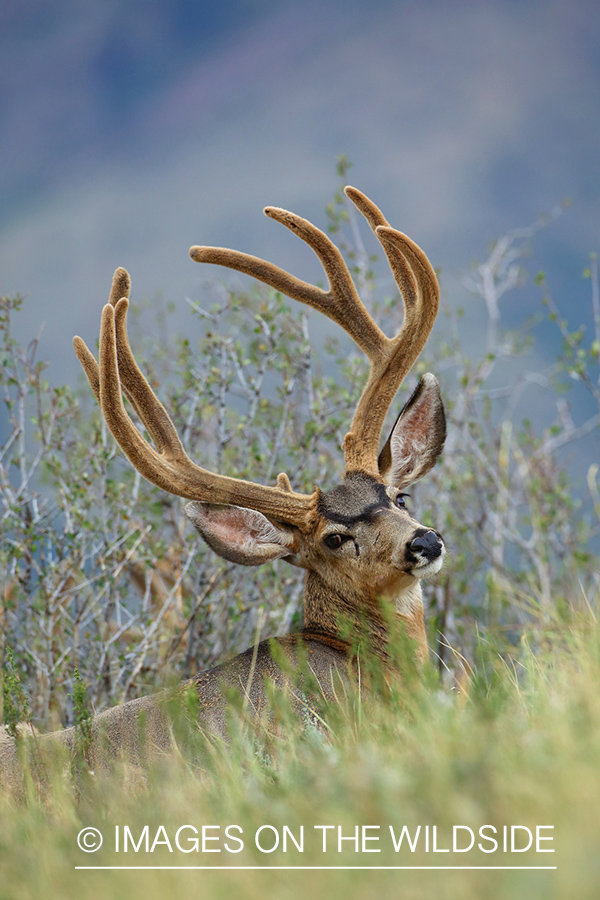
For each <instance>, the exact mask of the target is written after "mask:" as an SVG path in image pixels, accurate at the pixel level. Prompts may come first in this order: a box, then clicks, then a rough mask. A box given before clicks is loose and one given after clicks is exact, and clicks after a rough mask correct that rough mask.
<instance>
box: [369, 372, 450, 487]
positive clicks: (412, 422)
mask: <svg viewBox="0 0 600 900" xmlns="http://www.w3.org/2000/svg"><path fill="white" fill-rule="evenodd" d="M445 440H446V416H445V415H444V404H443V402H442V396H441V394H440V386H439V384H438V383H437V379H436V378H435V377H434V376H433V375H430V374H429V373H427V374H426V375H423V377H422V378H421V380H420V381H419V383H418V385H417V387H416V388H415V391H414V393H413V394H412V396H411V398H410V400H409V401H408V402H407V403H406V405H405V406H404V408H403V410H402V412H401V413H400V415H399V416H398V418H397V419H396V423H395V425H394V427H393V428H392V430H391V432H390V436H389V438H388V439H387V441H386V443H385V446H384V448H383V450H382V451H381V453H380V454H379V460H378V463H379V471H380V473H381V476H382V477H383V479H384V481H385V482H386V484H390V485H393V486H394V487H397V488H400V489H401V488H404V487H407V486H408V485H409V484H412V483H413V482H414V481H418V479H419V478H422V477H423V475H426V474H427V472H429V470H430V469H432V468H433V467H434V465H435V464H436V462H437V460H438V458H439V456H440V453H441V452H442V449H443V447H444V441H445Z"/></svg>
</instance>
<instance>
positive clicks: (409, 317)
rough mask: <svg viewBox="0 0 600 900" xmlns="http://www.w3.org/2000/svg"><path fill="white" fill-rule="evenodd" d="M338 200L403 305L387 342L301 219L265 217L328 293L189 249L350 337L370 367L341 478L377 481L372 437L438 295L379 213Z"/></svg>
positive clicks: (359, 197) (246, 258) (368, 205)
mask: <svg viewBox="0 0 600 900" xmlns="http://www.w3.org/2000/svg"><path fill="white" fill-rule="evenodd" d="M345 193H346V196H347V197H349V199H350V200H351V201H352V202H353V203H354V205H355V206H356V207H357V209H358V210H359V211H360V212H361V213H362V214H363V215H364V217H365V218H366V219H367V221H368V223H369V225H370V226H371V228H372V229H373V231H374V233H375V235H376V237H377V238H378V240H379V242H380V243H381V245H382V247H383V249H384V251H385V254H386V256H387V258H388V261H389V263H390V266H391V269H392V272H393V274H394V278H395V280H396V283H397V285H398V287H399V289H400V293H401V294H402V298H403V301H404V309H405V316H404V321H403V323H402V327H401V329H400V331H399V332H398V334H397V335H396V336H395V337H394V338H388V337H386V335H385V334H384V333H383V332H382V331H381V329H380V328H379V326H378V325H377V324H376V323H375V322H374V321H373V319H372V318H371V316H370V315H369V313H368V312H367V310H366V309H365V307H364V305H363V303H362V301H361V299H360V297H359V296H358V293H357V291H356V288H355V286H354V282H353V281H352V276H351V274H350V272H349V270H348V267H347V266H346V264H345V262H344V260H343V257H342V255H341V253H340V251H339V250H338V249H337V247H336V246H335V245H334V244H333V243H332V242H331V240H330V239H329V238H328V237H327V235H326V234H324V233H323V232H322V231H321V230H320V229H318V228H316V227H315V226H314V225H312V224H311V223H310V222H307V221H306V220H305V219H302V218H300V216H296V215H295V214H294V213H290V212H287V211H286V210H283V209H277V208H276V207H267V208H266V209H265V213H266V215H268V216H269V217H270V218H272V219H275V220H276V221H277V222H281V224H282V225H285V226H286V228H289V230H290V231H293V232H294V233H295V234H297V235H298V237H299V238H301V240H303V241H304V242H305V243H307V244H308V245H309V246H310V247H312V249H313V250H314V252H315V253H316V254H317V256H318V257H319V259H320V260H321V263H322V265H323V268H324V270H325V274H326V275H327V278H328V281H329V290H328V291H323V290H321V289H320V288H318V287H316V286H315V285H312V284H309V283H307V282H305V281H301V280H300V279H298V278H296V277H295V276H293V275H290V274H289V273H288V272H286V271H285V270H283V269H281V268H279V266H276V265H273V263H270V262H266V261H265V260H263V259H260V258H259V257H256V256H250V255H249V254H246V253H240V252H238V251H236V250H228V249H225V248H222V247H192V248H191V249H190V256H191V257H192V259H193V260H195V261H196V262H204V263H215V264H216V265H220V266H227V267H228V268H230V269H235V270H237V271H238V272H243V273H244V274H246V275H252V276H253V277H254V278H257V279H258V280H259V281H262V282H264V283H265V284H268V285H270V287H273V288H275V290H277V291H281V292H282V293H284V294H286V295H287V296H288V297H291V298H292V299H294V300H299V301H300V302H301V303H305V304H306V305H307V306H311V307H312V308H313V309H317V310H319V311H320V312H322V313H324V314H325V315H326V316H328V317H329V318H330V319H332V320H333V321H334V322H337V323H338V325H341V326H342V328H343V329H344V330H345V331H346V332H347V333H348V334H349V335H350V337H351V338H352V339H353V340H354V341H355V343H356V344H357V345H358V347H360V349H361V350H363V351H364V353H365V354H366V355H367V357H368V358H369V360H370V362H371V372H370V375H369V379H368V381H367V384H366V387H365V389H364V391H363V393H362V395H361V397H360V399H359V401H358V405H357V407H356V411H355V413H354V416H353V419H352V425H351V427H350V431H349V432H348V434H347V435H346V437H345V439H344V458H345V462H346V471H347V472H349V471H354V470H361V471H365V472H368V473H369V474H372V475H374V476H378V475H379V468H378V464H377V457H378V447H379V437H380V434H381V429H382V428H383V424H384V420H385V417H386V414H387V411H388V409H389V407H390V404H391V402H392V400H393V399H394V396H395V394H396V392H397V390H398V388H399V387H400V385H401V383H402V381H403V379H404V378H405V376H406V374H407V373H408V371H409V369H410V368H411V366H412V365H413V363H414V362H415V360H416V359H417V357H418V355H419V353H420V352H421V350H422V349H423V346H424V345H425V343H426V341H427V338H428V336H429V333H430V331H431V329H432V327H433V323H434V322H435V318H436V315H437V311H438V306H439V288H438V283H437V279H436V276H435V272H434V271H433V268H432V267H431V264H430V263H429V260H428V259H427V257H426V256H425V254H424V253H423V251H422V250H421V249H420V247H418V246H417V245H416V244H415V243H414V242H413V241H411V239H410V238H408V237H407V236H406V235H404V234H402V232H400V231H396V230H395V229H394V228H391V227H390V225H389V224H388V222H387V221H386V219H385V217H384V216H383V214H382V212H381V210H380V209H379V208H378V207H377V206H376V205H375V204H374V203H373V202H372V201H371V200H369V199H368V197H366V196H365V195H364V194H362V193H361V192H360V191H358V190H357V189H356V188H353V187H347V188H345Z"/></svg>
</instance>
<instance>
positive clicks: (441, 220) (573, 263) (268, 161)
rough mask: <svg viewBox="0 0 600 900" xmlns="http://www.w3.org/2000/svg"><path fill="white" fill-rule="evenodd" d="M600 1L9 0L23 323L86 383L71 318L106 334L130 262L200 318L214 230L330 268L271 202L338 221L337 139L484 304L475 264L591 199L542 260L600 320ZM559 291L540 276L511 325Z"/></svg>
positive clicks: (2, 97) (2, 90)
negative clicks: (598, 253)
mask: <svg viewBox="0 0 600 900" xmlns="http://www.w3.org/2000/svg"><path fill="white" fill-rule="evenodd" d="M597 13H598V9H597V5H596V4H595V3H593V2H591V0H568V2H567V0H518V2H516V0H515V2H512V0H458V2H454V3H445V2H442V0H422V2H419V3H416V2H406V0H395V2H392V0H320V2H300V0H293V2H292V0H223V2H220V3H206V2H192V0H147V2H145V3H143V4H140V3H136V2H133V0H118V2H117V0H103V2H102V3H92V2H86V0H77V2H75V0H62V2H56V0H39V2H36V3H28V2H26V3H23V2H14V0H3V2H2V29H1V31H0V54H1V59H2V67H1V70H0V196H1V197H2V203H1V204H0V292H1V293H2V294H8V293H13V292H17V291H18V292H20V293H21V294H24V295H26V297H27V300H26V304H25V308H24V312H23V313H22V314H21V315H20V317H19V321H18V323H17V331H18V333H19V336H21V337H22V338H23V339H25V338H27V339H28V338H30V337H31V336H33V335H35V334H37V333H38V332H39V331H40V328H41V327H42V326H43V329H44V331H43V339H42V345H41V349H40V354H39V355H40V357H41V358H43V359H48V360H49V361H50V364H51V366H50V369H49V371H48V377H49V378H50V380H51V381H52V382H53V383H60V382H61V381H70V382H73V381H74V379H75V378H76V376H77V374H78V363H77V362H76V360H75V357H74V354H73V352H72V349H71V338H72V335H73V334H75V333H78V334H81V335H82V336H83V337H84V338H85V339H86V340H87V341H88V342H91V344H92V345H93V344H94V341H95V339H96V336H97V332H98V322H99V312H100V308H101V305H102V304H103V303H104V302H105V299H106V297H107V295H108V290H109V286H110V279H111V275H112V272H113V270H114V269H115V267H116V266H118V265H124V266H125V267H127V268H128V269H129V271H130V273H131V275H132V279H133V300H134V302H135V300H136V299H138V300H140V299H142V298H144V297H146V298H147V297H153V296H156V295H157V294H160V295H162V297H163V298H164V299H165V300H168V301H173V302H174V303H175V304H176V306H177V309H178V311H179V310H180V311H181V313H179V312H178V314H177V315H178V317H179V316H180V318H179V321H180V322H181V323H184V322H187V321H188V318H187V316H188V308H187V304H186V303H185V302H184V298H185V297H186V296H189V297H191V298H193V299H196V300H202V292H203V286H204V285H205V283H206V279H207V277H210V276H211V273H210V272H209V271H208V269H205V268H204V267H200V266H198V265H197V264H195V263H193V262H191V261H190V259H189V257H188V255H187V251H188V248H189V246H190V245H191V244H194V243H207V244H217V245H226V246H232V247H236V248H238V249H241V250H245V251H247V252H250V253H256V254H258V255H261V256H264V257H267V258H269V259H271V260H272V261H274V262H277V263H279V264H281V265H283V266H285V267H287V268H290V269H291V270H293V271H294V272H295V273H296V274H298V275H299V276H301V277H305V278H308V279H315V278H320V277H321V270H320V268H319V266H318V264H317V263H316V261H315V260H314V258H313V256H312V254H311V252H310V251H309V250H308V249H307V248H306V247H304V245H302V244H300V242H298V241H295V240H294V239H293V238H291V237H290V235H289V234H288V233H287V232H286V231H285V229H282V228H280V227H278V226H277V225H275V224H274V223H272V222H270V221H269V220H267V219H266V218H265V217H264V216H262V214H261V210H262V208H263V206H265V205H276V206H283V207H286V208H289V209H292V210H294V211H295V212H298V213H300V214H301V215H304V216H306V217H307V218H310V219H312V220H313V221H314V222H315V223H316V224H319V225H321V226H324V224H325V215H324V207H325V204H326V203H327V202H328V201H329V200H330V199H331V196H332V193H333V190H334V189H335V187H336V186H337V181H338V179H337V178H336V175H335V159H336V157H337V156H338V155H339V154H346V155H347V156H348V157H349V158H350V159H351V160H352V163H353V168H352V170H351V173H350V178H349V180H350V182H351V183H353V184H355V185H356V186H357V187H360V188H361V189H362V190H363V191H365V192H366V193H367V194H369V195H370V196H371V197H372V198H373V199H374V200H375V201H376V202H377V203H378V204H380V205H381V207H382V208H383V210H384V212H385V214H386V216H387V217H388V219H389V221H390V222H391V223H392V224H393V225H395V226H396V227H398V228H400V229H402V230H403V231H406V232H407V233H408V234H410V235H411V236H412V237H413V238H414V239H415V240H417V241H418V243H420V244H421V245H422V246H423V247H424V248H425V249H426V251H427V253H428V255H429V256H430V258H431V260H432V262H433V264H434V265H435V266H436V267H440V268H441V270H442V284H443V287H444V290H445V292H446V294H447V296H449V298H450V300H451V301H452V302H457V303H458V302H461V303H465V304H466V305H465V309H466V317H465V320H466V321H467V322H468V320H469V315H470V309H471V308H470V306H469V299H468V297H469V295H468V293H467V292H466V291H465V290H464V289H463V288H462V287H460V282H456V284H454V281H453V280H454V279H456V278H457V277H458V276H460V275H461V273H464V271H465V270H467V269H468V267H469V265H470V264H471V262H472V261H473V260H475V259H481V258H483V257H484V256H485V254H486V252H487V250H488V247H489V243H490V241H491V240H493V239H494V238H497V237H499V236H500V235H501V234H503V233H504V232H506V231H507V230H508V229H511V228H513V227H515V226H522V225H527V224H529V223H530V222H532V221H533V220H535V219H536V217H538V215H540V214H541V213H543V212H545V211H548V210H550V209H552V208H553V207H554V206H555V205H556V204H557V203H558V202H561V201H562V200H563V199H564V198H565V197H569V198H570V199H571V200H572V206H571V207H570V208H569V209H568V210H567V211H566V212H565V213H564V214H563V215H562V216H560V218H559V219H558V220H557V221H556V222H554V223H553V224H552V225H551V226H550V227H549V228H547V229H545V230H544V231H542V232H541V233H540V234H539V235H538V236H537V237H536V239H535V252H534V258H533V260H532V262H531V266H532V270H531V274H532V275H534V274H535V272H536V271H537V270H540V269H543V270H544V271H545V272H546V276H547V279H548V282H549V284H550V287H551V290H552V293H553V295H554V297H555V300H556V302H557V303H558V305H559V306H560V307H561V309H562V310H563V311H564V312H565V314H567V315H568V317H569V322H570V324H571V325H572V326H573V327H576V326H578V325H579V324H581V323H587V324H589V323H590V322H591V318H590V316H591V307H590V302H589V296H590V286H589V281H586V280H584V279H583V277H582V272H583V270H584V268H585V267H586V266H587V265H588V262H589V254H590V252H591V251H595V250H597V248H598V243H599V237H600V235H599V222H598V214H597V209H598V197H599V192H600V180H599V178H598V175H599V166H600V153H599V147H600V116H599V115H598V113H599V111H600V40H599V38H600V17H598V14H597ZM369 246H372V249H375V246H374V244H373V245H369ZM216 274H217V275H220V274H221V273H216ZM539 297H540V295H539V291H538V290H537V289H536V288H535V285H534V284H533V279H531V283H530V284H529V286H525V288H524V289H523V290H522V291H521V292H520V293H519V298H520V299H519V303H518V304H517V305H518V309H515V310H514V313H513V312H511V310H510V308H508V307H507V310H506V313H505V315H506V324H508V325H510V324H512V322H513V321H517V320H520V318H522V316H523V305H524V304H525V308H526V311H527V309H528V306H527V305H528V304H531V313H533V312H534V311H535V310H538V309H539ZM476 319H477V315H476V313H475V312H474V313H473V322H474V325H473V328H474V340H475V339H476ZM313 327H314V328H318V327H319V324H318V322H317V320H316V318H315V319H314V325H313ZM439 327H443V326H440V325H439V324H438V328H439ZM548 340H549V341H550V342H552V341H554V342H555V345H556V341H557V335H556V334H555V333H551V330H550V329H548ZM554 349H555V347H553V348H552V350H553V352H554Z"/></svg>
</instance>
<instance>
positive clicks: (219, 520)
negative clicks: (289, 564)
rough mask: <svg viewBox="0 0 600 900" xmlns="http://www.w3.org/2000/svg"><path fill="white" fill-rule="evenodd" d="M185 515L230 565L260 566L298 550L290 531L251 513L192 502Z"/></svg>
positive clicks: (233, 508) (256, 513) (292, 532)
mask: <svg viewBox="0 0 600 900" xmlns="http://www.w3.org/2000/svg"><path fill="white" fill-rule="evenodd" d="M185 511H186V513H187V515H188V516H189V518H190V521H191V522H192V524H193V525H194V527H195V528H196V529H197V530H198V531H199V532H200V534H201V535H202V537H203V538H204V540H205V541H206V543H207V544H208V546H209V547H210V548H211V549H212V550H214V551H215V553H217V554H218V555H219V556H222V557H223V559H227V560H229V562H234V563H240V564H241V565H242V566H259V565H261V563H265V562H269V561H270V560H272V559H280V558H282V557H289V556H293V554H294V553H295V552H296V550H297V543H298V536H297V534H296V532H295V531H294V529H293V528H289V527H286V526H284V525H275V524H273V522H271V521H269V519H267V518H266V516H263V514H262V513H259V512H257V511H256V510H254V509H246V508H244V507H242V506H216V505H213V504H212V503H200V502H198V501H193V502H192V503H188V504H187V505H186V507H185Z"/></svg>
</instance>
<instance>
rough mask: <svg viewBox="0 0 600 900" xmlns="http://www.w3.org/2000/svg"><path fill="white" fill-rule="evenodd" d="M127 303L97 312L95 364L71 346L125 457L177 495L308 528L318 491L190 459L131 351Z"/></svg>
mask: <svg viewBox="0 0 600 900" xmlns="http://www.w3.org/2000/svg"><path fill="white" fill-rule="evenodd" d="M111 297H112V294H111ZM128 305H129V301H128V300H127V298H121V299H120V300H118V301H117V302H116V305H115V306H114V307H113V305H112V304H111V303H108V304H107V305H106V306H105V307H104V309H103V310H102V320H101V327H100V362H99V365H98V363H96V360H95V359H94V357H93V355H92V354H91V353H90V351H89V350H88V348H87V347H86V346H85V344H84V342H83V341H82V340H81V338H75V339H74V344H75V348H76V352H77V355H78V357H79V359H80V360H81V362H82V365H83V367H84V370H85V371H86V375H87V376H88V379H89V380H90V384H92V388H93V387H94V384H93V382H95V380H96V379H97V380H98V391H97V397H98V398H99V403H100V408H101V410H102V414H103V416H104V418H105V420H106V423H107V425H108V427H109V429H110V431H111V432H112V434H113V436H114V438H115V440H116V441H117V443H118V444H119V446H120V447H121V449H122V450H123V452H124V453H125V455H126V456H127V458H128V459H129V461H130V462H131V463H132V464H133V466H134V467H135V468H136V469H137V470H138V472H140V474H141V475H143V476H144V478H147V479H148V481H151V482H152V483H153V484H155V485H157V487H160V488H162V489H163V490H166V491H168V492H169V493H172V494H175V495H177V496H179V497H184V498H186V499H188V500H200V501H203V502H208V503H213V504H226V505H234V506H244V507H246V508H249V509H255V510H258V511H260V512H262V513H263V514H264V515H266V516H267V517H269V518H271V519H274V520H276V521H282V522H285V523H287V524H290V525H295V526H296V527H298V528H299V529H300V530H302V531H306V530H308V529H309V528H310V527H311V524H312V522H313V520H314V516H315V514H316V504H317V499H318V492H317V491H315V493H313V494H298V493H295V492H294V491H292V489H291V487H290V484H289V480H288V479H287V477H286V476H283V475H280V476H279V479H278V486H277V487H269V486H264V485H260V484H254V483H253V482H249V481H244V480H242V479H237V478H230V477H227V476H225V475H217V474H215V473H213V472H209V471H207V470H206V469H202V468H200V467H199V466H197V465H196V464H195V463H193V462H192V461H191V460H190V458H189V457H188V456H187V454H186V453H185V450H184V449H183V446H182V444H181V441H180V440H179V436H178V434H177V431H176V429H175V426H174V425H173V422H172V421H171V419H170V417H169V415H168V413H167V411H166V409H165V408H164V406H163V405H162V403H161V402H160V400H159V399H158V397H157V396H156V394H155V393H154V391H153V390H152V388H151V387H150V385H149V384H148V381H147V380H146V378H145V377H144V375H143V373H142V372H141V370H140V369H139V367H138V365H137V363H136V362H135V359H134V357H133V354H132V353H131V349H130V347H129V342H128V339H127V329H126V316H127V308H128ZM121 379H123V381H121ZM124 389H126V391H127V394H128V396H129V397H130V398H131V399H132V405H133V406H134V408H135V409H136V411H137V412H138V413H139V415H140V418H141V419H142V422H143V423H144V425H145V426H146V428H147V429H148V432H149V434H150V435H151V437H152V439H153V440H154V442H155V444H156V445H157V448H159V449H154V447H152V446H151V445H150V444H149V443H148V442H147V441H146V440H145V439H144V438H143V437H142V435H141V434H140V432H139V431H138V429H137V428H136V427H135V425H134V423H133V422H132V420H131V418H130V417H129V415H128V413H127V411H126V409H125V407H124V405H123V398H122V395H121V391H122V390H124ZM95 393H96V391H95Z"/></svg>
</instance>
